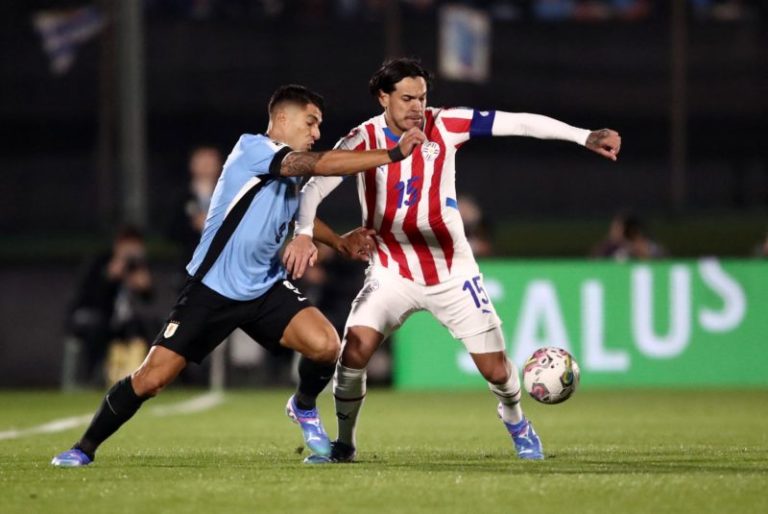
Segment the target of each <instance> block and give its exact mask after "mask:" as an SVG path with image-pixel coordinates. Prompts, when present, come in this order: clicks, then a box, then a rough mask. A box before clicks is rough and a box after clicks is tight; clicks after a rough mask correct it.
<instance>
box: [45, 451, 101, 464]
mask: <svg viewBox="0 0 768 514" xmlns="http://www.w3.org/2000/svg"><path fill="white" fill-rule="evenodd" d="M91 462H93V460H91V458H90V457H89V456H87V455H86V454H85V453H83V451H82V450H78V449H77V448H72V449H71V450H67V451H65V452H61V453H60V454H58V455H57V456H55V457H54V458H53V460H51V464H52V465H54V466H56V467H57V468H79V467H82V466H87V465H88V464H90V463H91Z"/></svg>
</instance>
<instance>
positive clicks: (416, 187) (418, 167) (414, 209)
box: [403, 127, 440, 286]
mask: <svg viewBox="0 0 768 514" xmlns="http://www.w3.org/2000/svg"><path fill="white" fill-rule="evenodd" d="M425 128H427V127H425ZM427 130H428V128H427ZM427 133H428V132H427ZM411 158H412V159H413V160H412V161H411V179H410V180H409V181H408V185H410V186H411V187H413V190H412V191H407V190H406V191H405V198H406V199H407V201H409V202H410V204H409V205H408V211H407V212H406V213H405V220H403V232H405V235H406V236H408V240H409V241H410V242H411V245H412V246H413V249H414V250H415V251H416V255H417V256H418V258H419V264H420V265H421V271H422V272H423V273H424V283H425V284H427V285H428V286H432V285H435V284H438V283H439V282H440V279H439V277H438V275H437V267H436V266H435V259H434V257H432V252H430V251H429V245H428V244H427V240H426V239H424V235H423V234H422V233H421V231H419V228H418V226H417V224H416V218H417V215H418V210H419V202H420V201H421V192H422V191H423V189H424V157H423V156H422V155H421V147H420V146H419V147H417V148H416V149H414V151H413V153H412V154H411Z"/></svg>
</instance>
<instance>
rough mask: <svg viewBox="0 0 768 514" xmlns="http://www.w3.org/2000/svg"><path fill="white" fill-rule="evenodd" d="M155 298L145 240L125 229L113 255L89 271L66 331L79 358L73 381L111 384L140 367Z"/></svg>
mask: <svg viewBox="0 0 768 514" xmlns="http://www.w3.org/2000/svg"><path fill="white" fill-rule="evenodd" d="M151 297H152V276H151V274H150V271H149V265H148V262H147V258H146V248H145V246H144V237H143V236H142V234H141V232H139V231H138V230H137V229H135V228H132V227H124V228H122V229H121V230H119V231H118V233H117V234H116V236H115V239H114V241H113V243H112V250H111V251H110V252H109V253H107V254H104V255H101V256H99V257H97V258H96V259H94V260H93V261H92V262H91V263H90V264H89V265H88V266H87V268H86V270H85V273H84V274H83V275H82V278H81V280H80V283H79V285H78V288H77V291H76V293H75V298H74V301H73V302H72V307H71V308H70V310H69V316H68V320H67V329H68V331H69V333H70V334H71V335H72V336H73V337H74V340H75V341H77V343H78V347H79V348H78V350H79V351H78V352H77V353H78V354H80V355H79V358H78V359H77V361H79V362H78V366H76V368H79V372H77V371H76V372H75V373H74V374H75V376H74V377H69V378H70V381H74V382H75V383H77V384H78V385H97V384H100V383H101V382H103V381H104V380H106V381H107V382H108V383H109V384H111V383H112V382H113V381H115V380H116V379H117V378H120V377H122V376H123V375H124V374H125V369H133V368H135V367H136V366H138V364H140V363H141V361H142V360H143V358H144V356H145V355H146V352H147V347H148V345H147V341H148V339H149V336H150V335H151V334H153V333H154V330H155V329H156V328H157V327H155V326H152V318H151V316H149V315H148V314H147V313H146V312H145V309H146V307H147V306H148V304H149V301H150V300H151ZM70 358H71V357H70ZM102 364H104V366H103V367H102ZM66 370H67V366H65V372H67V371H66ZM70 372H71V371H70ZM64 382H65V383H66V382H67V380H66V379H65V381H64Z"/></svg>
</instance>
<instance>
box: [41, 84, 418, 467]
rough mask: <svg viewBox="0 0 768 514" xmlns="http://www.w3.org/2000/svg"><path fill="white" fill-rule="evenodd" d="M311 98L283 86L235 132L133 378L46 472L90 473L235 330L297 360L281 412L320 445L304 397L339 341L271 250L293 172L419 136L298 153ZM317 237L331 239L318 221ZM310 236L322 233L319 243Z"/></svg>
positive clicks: (347, 162)
mask: <svg viewBox="0 0 768 514" xmlns="http://www.w3.org/2000/svg"><path fill="white" fill-rule="evenodd" d="M322 119H323V99H322V97H321V96H320V95H318V94H317V93H315V92H313V91H310V90H309V89H307V88H305V87H303V86H297V85H289V86H283V87H281V88H279V89H278V90H277V91H275V93H274V95H272V98H271V99H270V102H269V126H268V127H267V131H266V134H243V135H242V136H240V139H239V140H238V141H237V143H236V144H235V147H234V148H233V149H232V152H231V153H230V154H229V157H228V158H227V161H226V163H225V164H224V170H223V172H222V174H221V176H220V178H219V180H218V183H217V184H216V188H215V189H214V192H213V197H212V199H211V207H210V209H209V211H208V216H207V218H206V220H205V226H204V228H203V233H202V237H201V239H200V244H198V246H197V248H196V249H195V252H194V254H193V256H192V260H191V261H190V263H189V264H188V265H187V272H188V273H189V278H188V280H187V283H186V285H185V286H184V289H183V290H182V291H181V293H180V294H179V298H178V300H177V302H176V305H175V306H174V308H173V310H172V311H171V313H170V315H169V317H168V320H167V321H166V323H165V326H164V328H163V329H162V330H161V331H160V333H159V334H158V335H157V337H156V339H155V341H154V343H153V344H152V349H151V350H150V352H149V354H148V355H147V357H146V359H145V360H144V362H143V363H142V364H141V365H140V366H139V368H138V369H136V371H134V372H133V373H132V374H130V375H128V376H126V377H125V378H123V379H122V380H120V381H118V382H117V383H116V384H114V385H113V386H112V388H111V389H110V390H109V391H108V392H107V394H106V396H105V397H104V400H103V401H102V403H101V406H100V407H99V409H98V410H97V411H96V414H95V415H94V417H93V420H92V421H91V423H90V425H89V426H88V428H87V430H86V431H85V433H84V434H83V436H82V437H81V438H80V440H79V441H78V442H77V443H75V445H74V446H73V447H72V448H71V449H70V450H67V451H64V452H62V453H60V454H59V455H57V456H55V457H54V458H53V461H52V464H53V465H54V466H58V467H80V466H86V465H88V464H90V463H91V462H92V461H93V460H94V458H95V454H96V449H97V448H98V447H99V446H100V445H101V444H102V443H103V442H104V441H105V440H106V439H107V438H109V437H110V436H111V435H112V434H113V433H115V431H117V430H118V429H119V428H120V427H121V426H122V425H123V424H124V423H125V422H127V421H128V420H129V419H130V418H131V417H132V416H133V415H134V414H135V413H136V411H138V410H139V407H141V405H142V404H143V403H144V402H145V401H146V400H148V399H150V398H151V397H153V396H155V395H157V394H158V393H159V392H160V391H161V390H162V389H164V388H165V386H167V385H168V384H169V383H170V382H171V381H173V380H174V378H176V376H177V375H178V374H179V373H180V372H181V370H182V369H184V367H185V366H186V365H187V362H189V361H192V362H197V363H199V362H200V361H201V360H202V359H203V358H205V357H206V356H207V355H208V354H209V353H210V352H211V351H213V349H214V348H216V346H218V345H219V343H221V341H223V340H224V339H226V337H227V336H228V335H229V334H230V333H231V332H232V331H233V330H234V329H235V328H241V329H242V330H243V331H245V332H246V333H247V334H248V335H250V336H251V337H253V339H255V340H256V341H258V342H259V344H261V345H262V346H264V347H265V348H267V349H268V350H275V349H276V348H277V347H280V346H282V347H287V348H291V349H293V350H295V351H297V352H299V353H301V354H302V358H301V359H300V361H299V385H298V388H297V390H296V393H295V394H294V395H293V396H291V398H290V399H289V400H288V405H287V406H286V413H287V414H288V416H289V417H290V418H291V419H292V420H293V421H294V422H296V423H297V424H299V426H300V428H301V431H302V435H303V437H304V441H305V442H306V444H307V446H308V447H309V448H310V449H311V450H312V451H313V452H315V453H316V454H319V455H330V452H331V444H330V441H329V439H328V436H327V434H326V432H325V429H324V428H323V426H322V424H321V422H320V418H319V414H318V412H317V408H316V405H315V400H316V398H317V395H318V394H320V392H321V391H322V390H323V389H324V388H325V386H326V385H328V382H329V381H330V380H331V377H332V376H333V371H334V368H335V365H336V360H337V358H338V355H339V350H340V344H339V338H338V335H337V334H336V330H335V329H334V328H333V326H332V325H331V323H330V322H329V321H328V320H327V319H326V318H325V317H324V316H323V315H322V314H321V313H320V311H319V310H317V309H316V308H315V307H313V306H312V305H311V303H310V302H309V301H308V300H307V298H306V297H304V296H302V294H301V293H300V292H299V290H298V289H296V287H295V286H294V285H293V284H292V283H291V282H290V281H289V280H288V279H287V277H286V271H285V268H283V267H282V266H281V263H280V257H279V252H280V249H281V247H282V246H283V242H284V241H285V235H286V232H287V230H286V229H287V227H288V225H289V224H290V223H291V221H292V220H293V218H294V216H295V214H296V210H297V208H298V205H299V198H298V196H299V195H298V188H299V183H300V181H301V177H302V176H305V175H343V174H349V173H357V172H358V170H360V169H365V168H369V167H371V166H374V167H375V166H379V165H382V164H387V163H390V162H394V161H397V160H402V159H403V158H404V157H405V156H407V155H409V154H410V153H411V152H412V151H413V149H414V147H415V146H416V145H418V144H419V143H421V142H423V141H425V138H424V134H423V133H422V132H421V130H420V129H419V128H414V129H411V130H409V131H408V132H406V133H405V134H404V135H403V137H402V138H401V140H400V141H399V143H398V145H396V146H394V147H392V148H391V149H389V150H386V149H378V150H374V151H370V152H350V151H344V150H342V151H339V150H332V151H329V152H311V151H309V150H310V148H311V147H312V145H313V144H314V142H315V141H316V140H317V139H319V138H320V123H322ZM318 228H319V229H320V232H318V239H319V240H321V241H322V240H326V241H325V242H328V243H331V244H333V243H334V240H337V239H338V236H336V235H335V234H333V233H332V232H330V229H329V228H328V227H327V226H321V224H319V226H318ZM321 232H322V233H324V234H325V235H324V236H323V235H322V234H321Z"/></svg>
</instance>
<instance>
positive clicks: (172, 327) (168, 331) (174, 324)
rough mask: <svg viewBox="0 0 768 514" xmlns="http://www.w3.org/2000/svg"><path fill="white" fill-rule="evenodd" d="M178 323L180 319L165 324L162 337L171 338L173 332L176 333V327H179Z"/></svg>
mask: <svg viewBox="0 0 768 514" xmlns="http://www.w3.org/2000/svg"><path fill="white" fill-rule="evenodd" d="M179 325H181V322H180V321H169V322H168V324H167V325H166V326H165V332H163V337H164V338H166V339H170V338H172V337H173V334H175V333H176V329H178V328H179Z"/></svg>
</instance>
